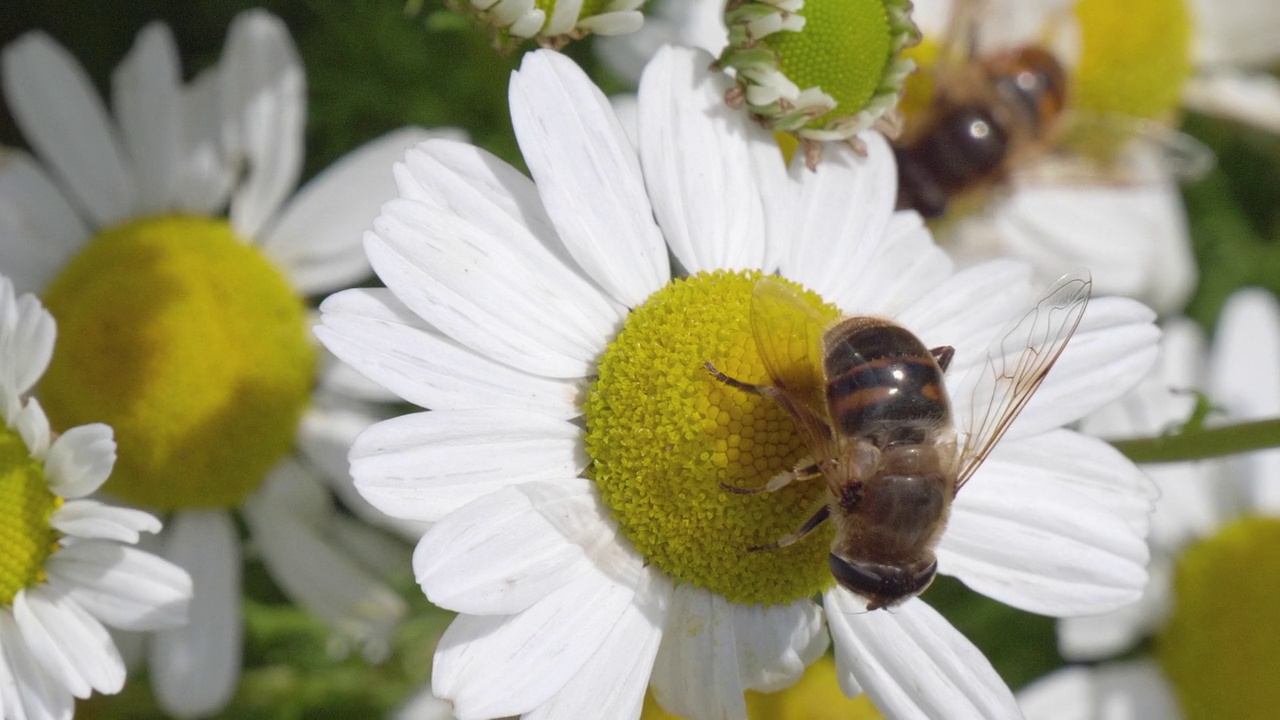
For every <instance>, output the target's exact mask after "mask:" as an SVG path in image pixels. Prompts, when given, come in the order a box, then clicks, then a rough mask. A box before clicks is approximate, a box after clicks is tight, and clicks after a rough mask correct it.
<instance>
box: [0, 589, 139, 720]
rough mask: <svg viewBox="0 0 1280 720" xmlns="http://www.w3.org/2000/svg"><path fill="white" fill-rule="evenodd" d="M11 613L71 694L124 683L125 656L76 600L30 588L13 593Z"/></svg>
mask: <svg viewBox="0 0 1280 720" xmlns="http://www.w3.org/2000/svg"><path fill="white" fill-rule="evenodd" d="M13 617H14V619H15V620H17V622H18V629H19V630H21V631H22V638H23V640H25V641H26V644H27V647H28V648H29V649H30V650H31V653H32V654H33V655H35V656H36V658H37V659H38V660H39V661H40V664H41V665H42V666H43V667H44V669H45V670H46V671H48V672H49V673H50V674H51V675H53V676H54V677H56V678H57V679H58V680H59V681H60V683H61V684H62V685H63V686H64V687H66V688H67V689H68V690H70V691H71V694H72V695H75V696H76V697H78V698H87V697H89V693H90V690H97V691H98V692H101V693H117V692H120V688H122V687H124V675H125V672H124V661H123V660H122V659H121V658H120V653H119V652H117V651H116V646H115V644H114V643H112V642H111V635H110V634H108V633H107V630H106V628H104V627H102V624H101V623H99V622H98V621H97V620H95V619H94V618H93V616H91V615H89V613H87V612H85V611H84V609H83V608H81V607H80V606H79V605H78V604H77V603H76V602H75V601H74V600H72V599H70V598H68V597H66V596H65V595H61V594H60V593H56V592H54V591H53V590H52V588H49V587H48V586H37V587H34V588H28V589H26V590H22V591H19V592H18V594H17V596H15V597H14V599H13Z"/></svg>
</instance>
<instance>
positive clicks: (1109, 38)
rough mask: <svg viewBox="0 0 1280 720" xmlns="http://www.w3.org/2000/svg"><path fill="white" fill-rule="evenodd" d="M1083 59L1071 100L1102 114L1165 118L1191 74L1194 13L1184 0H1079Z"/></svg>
mask: <svg viewBox="0 0 1280 720" xmlns="http://www.w3.org/2000/svg"><path fill="white" fill-rule="evenodd" d="M1075 15H1076V19H1077V21H1078V22H1079V24H1080V42H1081V48H1080V62H1079V63H1078V65H1077V66H1076V68H1075V71H1074V73H1073V76H1072V89H1071V90H1072V98H1071V104H1072V106H1073V107H1075V108H1079V109H1081V110H1087V111H1089V112H1092V113H1099V114H1103V115H1109V114H1115V115H1129V116H1135V117H1143V118H1153V119H1165V118H1167V117H1168V116H1169V115H1170V114H1171V113H1173V111H1174V110H1175V109H1176V108H1177V107H1178V103H1179V99H1180V98H1181V96H1182V86H1183V84H1184V83H1185V82H1186V80H1187V78H1188V77H1190V75H1191V16H1190V12H1189V10H1188V8H1187V4H1186V2H1185V1H1184V0H1175V2H1169V1H1168V0H1130V1H1129V2H1123V3H1118V2H1114V1H1113V0H1080V1H1079V2H1077V3H1076V5H1075Z"/></svg>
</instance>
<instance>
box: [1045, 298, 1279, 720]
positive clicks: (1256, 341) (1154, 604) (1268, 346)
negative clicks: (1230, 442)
mask: <svg viewBox="0 0 1280 720" xmlns="http://www.w3.org/2000/svg"><path fill="white" fill-rule="evenodd" d="M1203 348H1204V342H1203V339H1202V338H1201V337H1200V333H1199V331H1198V330H1197V329H1196V328H1195V326H1192V325H1190V324H1189V323H1188V324H1187V325H1179V326H1176V327H1170V328H1168V333H1167V335H1166V347H1165V350H1166V352H1165V357H1166V360H1165V361H1164V362H1162V363H1161V365H1160V366H1159V368H1160V372H1158V373H1156V374H1155V375H1154V377H1153V378H1152V379H1149V380H1147V381H1144V382H1143V384H1142V385H1140V386H1139V387H1138V388H1137V389H1136V390H1135V391H1134V393H1131V394H1130V395H1129V396H1126V397H1125V398H1124V399H1123V400H1122V401H1121V402H1120V403H1117V404H1116V405H1114V406H1111V407H1108V408H1106V409H1105V410H1104V412H1102V413H1099V414H1097V415H1095V416H1092V417H1090V418H1089V419H1088V420H1087V422H1086V424H1085V427H1086V428H1089V429H1090V430H1091V431H1094V432H1102V433H1104V434H1107V435H1110V436H1126V437H1133V436H1145V435H1151V434H1155V433H1158V432H1160V431H1163V430H1167V429H1168V427H1170V426H1171V425H1173V424H1175V423H1179V422H1182V421H1184V420H1185V419H1186V417H1187V416H1188V414H1189V410H1190V408H1189V405H1190V404H1191V403H1192V402H1193V401H1192V400H1191V399H1190V398H1189V397H1188V396H1187V394H1186V393H1185V392H1179V391H1185V389H1188V388H1195V387H1198V386H1202V385H1204V386H1206V387H1205V390H1206V392H1207V394H1208V398H1209V401H1210V403H1211V404H1212V405H1213V406H1214V407H1215V408H1217V409H1218V410H1220V411H1222V412H1225V414H1226V416H1227V417H1230V418H1231V419H1233V420H1236V421H1241V420H1254V419H1262V418H1274V417H1276V416H1277V415H1280V372H1277V370H1276V368H1277V367H1280V304H1277V303H1276V300H1275V298H1274V297H1273V296H1271V295H1270V294H1268V293H1267V292H1265V291H1262V290H1256V289H1248V290H1241V291H1238V292H1237V293H1236V294H1235V295H1233V296H1232V297H1231V299H1230V300H1228V302H1227V304H1226V305H1225V306H1224V308H1223V313H1222V316H1221V318H1220V319H1219V323H1218V330H1217V335H1216V337H1215V339H1214V343H1213V348H1212V351H1211V352H1210V353H1209V357H1208V362H1207V366H1208V368H1207V372H1206V370H1205V368H1204V367H1203V365H1205V363H1204V362H1202V361H1201V360H1200V359H1201V358H1203V357H1204V355H1205V353H1204V349H1203ZM1188 358H1190V359H1191V360H1188ZM1206 377H1207V381H1206V380H1205V378H1206ZM1170 388H1172V389H1173V391H1171V390H1170ZM1213 417H1214V416H1211V419H1212V418H1213ZM1150 470H1151V474H1152V477H1153V478H1154V480H1155V482H1156V483H1157V485H1158V486H1159V487H1160V489H1161V490H1162V491H1163V495H1162V496H1161V498H1160V500H1159V502H1158V503H1157V505H1156V510H1155V513H1154V515H1153V516H1152V530H1151V541H1150V542H1151V548H1152V560H1151V583H1150V584H1149V586H1148V589H1147V591H1146V593H1145V594H1144V595H1143V598H1142V600H1141V601H1140V602H1138V603H1135V604H1134V605H1131V606H1127V607H1124V608H1120V609H1119V610H1116V611H1115V612H1112V613H1108V614H1106V615H1101V616H1097V617H1082V618H1072V619H1069V620H1062V621H1059V625H1058V637H1059V644H1060V647H1061V650H1062V653H1063V655H1064V656H1066V657H1067V658H1069V659H1074V660H1100V659H1105V658H1109V657H1115V656H1117V655H1120V654H1122V653H1125V652H1127V651H1129V650H1130V649H1132V648H1133V647H1135V646H1136V645H1137V644H1138V643H1140V642H1141V641H1142V640H1144V639H1145V638H1148V637H1152V636H1154V638H1155V644H1154V653H1153V654H1152V655H1151V656H1149V657H1144V658H1141V659H1138V660H1131V661H1127V662H1124V663H1104V664H1101V665H1098V666H1096V667H1094V668H1070V669H1068V670H1066V671H1062V672H1060V673H1057V674H1055V675H1051V676H1049V677H1047V678H1045V679H1043V680H1041V681H1039V682H1038V683H1037V684H1036V685H1035V686H1033V688H1030V689H1029V690H1028V693H1029V694H1028V695H1027V696H1026V697H1024V698H1023V703H1024V707H1026V708H1027V715H1028V717H1030V718H1033V719H1034V718H1045V719H1046V720H1049V719H1052V718H1067V717H1079V718H1100V719H1106V720H1119V719H1121V718H1160V717H1166V718H1172V717H1182V716H1185V717H1190V718H1209V717H1232V718H1244V717H1268V716H1270V715H1272V714H1274V710H1275V707H1276V704H1277V703H1280V695H1278V694H1277V692H1276V686H1275V683H1274V682H1273V678H1272V669H1273V668H1275V667H1276V663H1278V662H1280V643H1278V642H1277V638H1276V636H1275V633H1272V632H1268V631H1267V630H1266V629H1267V628H1270V627H1273V626H1274V614H1275V601H1276V597H1275V591H1276V588H1277V587H1280V564H1277V562H1276V561H1275V558H1274V551H1273V550H1274V543H1275V542H1276V541H1277V539H1280V521H1277V518H1280V451H1276V450H1267V451H1261V452H1255V453H1250V454H1247V455H1242V456H1237V457H1234V458H1229V459H1226V460H1219V461H1203V462H1200V463H1195V464H1191V463H1179V464H1169V465H1158V466H1152V467H1151V468H1150ZM1070 688H1079V689H1082V691H1083V692H1081V693H1078V694H1076V696H1075V699H1074V700H1073V701H1066V700H1057V699H1055V698H1058V697H1059V696H1062V697H1064V698H1065V697H1066V696H1068V695H1071V694H1073V693H1072V691H1071V690H1070ZM1157 709H1160V711H1159V712H1157Z"/></svg>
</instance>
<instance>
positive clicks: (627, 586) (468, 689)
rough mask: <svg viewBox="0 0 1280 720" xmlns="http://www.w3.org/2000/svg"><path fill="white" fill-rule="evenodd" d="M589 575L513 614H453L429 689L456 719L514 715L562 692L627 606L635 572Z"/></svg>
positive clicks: (631, 598)
mask: <svg viewBox="0 0 1280 720" xmlns="http://www.w3.org/2000/svg"><path fill="white" fill-rule="evenodd" d="M634 570H635V572H634V573H633V574H632V575H631V576H630V577H624V578H619V579H615V578H613V577H610V576H608V575H606V574H605V573H603V572H601V571H599V570H594V569H592V570H590V571H589V572H585V573H583V574H582V575H581V576H580V577H578V578H576V579H574V580H573V581H572V582H570V583H569V584H567V585H565V586H564V587H562V588H560V589H559V590H557V591H555V592H553V593H552V594H550V595H548V596H547V597H545V598H543V599H542V601H540V602H538V603H537V604H535V605H533V606H532V607H530V608H529V609H527V610H525V611H523V612H521V613H519V614H517V615H485V616H477V615H459V616H458V618H457V619H456V620H454V622H453V624H452V625H450V626H449V629H448V630H446V631H445V633H444V636H443V637H441V638H440V644H439V645H438V647H437V649H436V656H435V663H434V666H433V668H432V676H431V685H432V687H433V688H434V689H435V691H436V693H437V694H439V695H440V696H442V697H446V698H448V699H450V700H452V701H453V704H454V708H455V712H456V713H457V715H458V718H459V720H480V719H482V718H492V717H499V716H503V715H518V714H521V713H524V712H529V711H530V710H533V709H534V708H536V707H538V706H540V705H542V704H543V703H545V702H547V701H548V700H550V699H551V698H552V697H554V696H555V695H556V693H558V692H559V691H560V690H561V689H562V688H564V687H565V685H566V683H568V682H569V681H570V680H571V679H572V678H573V677H574V676H575V675H577V674H578V672H579V671H580V670H581V669H582V668H583V666H584V665H585V663H586V662H587V660H589V659H590V658H591V657H592V656H593V655H595V654H596V652H597V651H598V650H599V649H600V648H601V647H602V646H603V644H604V642H605V641H606V638H608V637H609V635H610V633H612V632H613V631H614V628H616V627H617V625H618V624H619V623H620V622H622V621H623V620H624V619H625V618H627V617H628V609H629V608H631V607H633V604H634V601H635V596H636V586H637V584H638V583H639V580H640V577H639V576H640V567H639V566H638V565H637V566H636V567H635V568H634Z"/></svg>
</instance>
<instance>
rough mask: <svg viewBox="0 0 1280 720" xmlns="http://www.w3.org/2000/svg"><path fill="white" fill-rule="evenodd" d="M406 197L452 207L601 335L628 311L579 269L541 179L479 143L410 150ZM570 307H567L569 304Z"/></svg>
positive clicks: (404, 173)
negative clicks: (546, 205)
mask: <svg viewBox="0 0 1280 720" xmlns="http://www.w3.org/2000/svg"><path fill="white" fill-rule="evenodd" d="M396 176H397V182H398V184H399V186H400V192H401V194H402V195H403V196H404V197H405V198H407V199H410V200H417V201H419V202H423V203H426V204H428V205H433V206H437V207H442V208H447V209H448V210H451V211H452V212H453V213H454V214H456V215H457V216H458V217H460V218H462V219H464V220H465V221H467V222H468V223H469V224H471V225H474V226H475V227H477V228H479V229H480V230H482V231H483V232H485V233H487V234H489V235H490V236H492V237H497V238H501V239H502V242H503V245H504V247H506V248H507V249H509V250H510V251H511V252H513V253H515V254H516V256H517V257H518V258H519V261H520V262H521V263H522V264H527V265H528V266H530V267H531V268H537V270H538V272H539V273H541V274H543V275H544V276H545V282H547V283H548V284H549V285H551V286H553V287H555V288H557V290H558V291H559V292H561V293H563V294H564V295H565V297H566V298H569V299H570V300H571V303H570V304H572V305H573V306H576V307H575V308H574V309H573V310H571V311H570V312H573V313H583V314H584V315H585V316H586V318H588V319H590V320H591V325H590V326H591V327H594V328H595V332H604V333H608V332H611V331H612V330H613V328H614V327H615V326H616V325H617V324H618V323H619V321H620V320H621V319H622V317H623V316H624V315H625V314H626V308H624V307H622V306H621V305H620V304H618V303H617V302H615V301H613V300H611V299H610V298H609V297H608V296H607V295H606V294H605V293H604V292H603V291H602V290H601V289H600V288H599V286H598V285H596V284H595V283H594V282H593V281H592V280H590V279H589V278H587V277H586V274H585V273H584V272H583V271H582V269H581V268H580V267H579V266H578V264H577V262H576V261H575V260H574V259H573V257H572V256H570V255H569V251H568V250H567V249H566V248H565V247H564V244H563V243H561V242H560V238H559V237H557V236H556V231H555V227H554V225H553V224H552V222H551V218H549V217H547V212H546V210H544V209H543V207H542V201H541V199H540V198H539V197H538V188H537V187H536V186H534V184H533V181H532V180H530V179H529V178H527V177H525V176H524V175H522V174H521V173H520V172H519V171H518V170H516V169H515V168H513V167H511V166H510V165H508V164H507V163H505V162H503V161H502V160H500V159H498V158H497V157H495V156H493V155H492V154H490V153H488V152H486V151H484V150H481V149H480V148H477V147H475V146H473V145H470V144H467V143H463V142H451V141H448V140H433V141H430V142H426V143H423V144H422V145H421V146H419V147H417V148H414V149H413V150H410V151H409V153H408V154H407V155H406V156H405V160H404V163H403V165H398V166H397V167H396ZM566 310H567V308H566Z"/></svg>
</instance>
